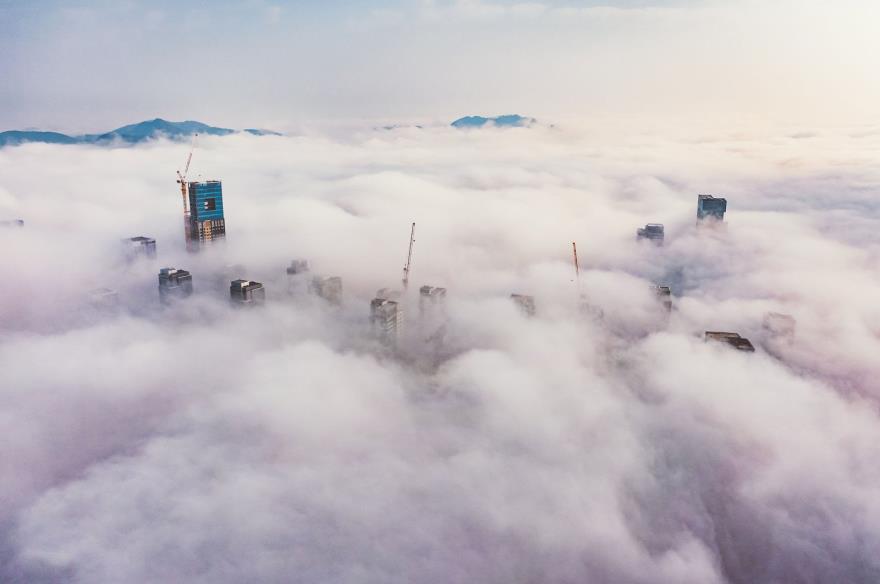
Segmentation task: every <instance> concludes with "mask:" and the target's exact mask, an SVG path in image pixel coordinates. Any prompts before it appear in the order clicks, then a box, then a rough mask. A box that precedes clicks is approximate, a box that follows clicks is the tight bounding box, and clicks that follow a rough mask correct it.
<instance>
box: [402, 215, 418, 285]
mask: <svg viewBox="0 0 880 584" xmlns="http://www.w3.org/2000/svg"><path fill="white" fill-rule="evenodd" d="M415 242H416V224H415V223H413V224H412V229H411V230H410V233H409V253H407V254H406V265H405V266H403V291H404V292H406V289H407V287H408V286H409V271H410V270H411V269H412V250H413V244H414V243H415Z"/></svg>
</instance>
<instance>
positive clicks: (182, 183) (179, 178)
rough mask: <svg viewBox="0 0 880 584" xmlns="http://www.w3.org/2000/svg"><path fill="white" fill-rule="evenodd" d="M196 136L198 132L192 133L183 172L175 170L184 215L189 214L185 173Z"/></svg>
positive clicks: (191, 155)
mask: <svg viewBox="0 0 880 584" xmlns="http://www.w3.org/2000/svg"><path fill="white" fill-rule="evenodd" d="M198 137H199V135H198V133H196V134H194V135H193V141H192V146H191V147H190V149H189V155H188V156H187V157H186V166H184V167H183V174H181V172H180V171H179V170H178V171H177V182H178V184H180V194H181V196H182V197H183V214H184V216H186V215H189V201H188V199H189V197H187V185H186V175H187V173H189V164H190V162H192V158H193V151H195V149H196V138H198Z"/></svg>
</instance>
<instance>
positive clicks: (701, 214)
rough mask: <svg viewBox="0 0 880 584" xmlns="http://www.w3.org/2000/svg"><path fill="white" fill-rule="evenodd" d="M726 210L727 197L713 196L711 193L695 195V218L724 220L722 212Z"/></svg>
mask: <svg viewBox="0 0 880 584" xmlns="http://www.w3.org/2000/svg"><path fill="white" fill-rule="evenodd" d="M725 211H727V199H722V198H721V197H713V196H712V195H698V196H697V220H698V221H702V220H703V219H706V218H711V219H715V220H716V221H724V212H725Z"/></svg>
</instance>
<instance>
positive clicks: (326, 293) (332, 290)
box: [312, 276, 342, 306]
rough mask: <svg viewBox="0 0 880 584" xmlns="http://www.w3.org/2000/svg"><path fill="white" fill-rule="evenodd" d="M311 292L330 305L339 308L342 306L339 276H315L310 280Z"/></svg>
mask: <svg viewBox="0 0 880 584" xmlns="http://www.w3.org/2000/svg"><path fill="white" fill-rule="evenodd" d="M312 292H313V293H314V294H315V295H316V296H318V297H320V298H323V299H324V300H326V301H327V302H329V303H330V304H333V305H336V306H340V305H341V304H342V278H340V277H339V276H316V277H315V278H313V279H312Z"/></svg>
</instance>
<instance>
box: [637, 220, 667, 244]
mask: <svg viewBox="0 0 880 584" xmlns="http://www.w3.org/2000/svg"><path fill="white" fill-rule="evenodd" d="M664 235H665V233H664V227H663V224H662V223H648V224H647V225H645V226H644V227H641V228H639V229H638V230H637V231H636V239H647V240H649V241H651V242H653V243H656V244H657V245H663V237H664Z"/></svg>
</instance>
